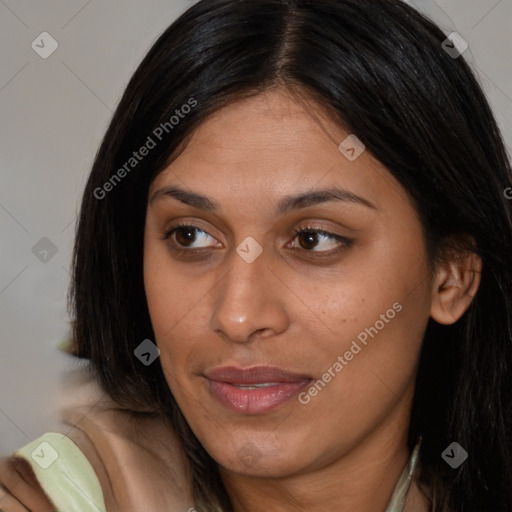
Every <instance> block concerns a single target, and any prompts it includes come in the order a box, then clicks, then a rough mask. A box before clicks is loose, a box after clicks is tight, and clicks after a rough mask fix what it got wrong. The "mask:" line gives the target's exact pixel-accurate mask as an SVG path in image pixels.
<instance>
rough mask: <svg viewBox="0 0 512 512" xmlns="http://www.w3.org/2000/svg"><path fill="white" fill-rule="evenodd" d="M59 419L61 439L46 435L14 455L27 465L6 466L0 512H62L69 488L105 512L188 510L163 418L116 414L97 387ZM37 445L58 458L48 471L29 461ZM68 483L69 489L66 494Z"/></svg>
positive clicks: (181, 459)
mask: <svg viewBox="0 0 512 512" xmlns="http://www.w3.org/2000/svg"><path fill="white" fill-rule="evenodd" d="M82 392H83V390H82ZM61 417H62V428H61V430H62V433H60V434H57V433H47V434H45V435H44V436H42V437H41V438H39V439H38V440H36V441H33V442H32V443H29V445H27V446H25V447H23V448H22V449H20V450H18V452H16V454H15V455H20V454H23V456H24V457H25V461H23V460H20V459H19V458H14V457H9V458H7V459H4V460H3V465H2V472H1V473H0V483H1V484H2V485H3V486H4V490H3V491H0V510H2V511H5V512H11V510H12V511H13V512H18V511H25V510H30V511H34V512H46V511H48V512H50V511H51V512H53V511H54V510H55V509H57V510H66V511H67V510H68V509H69V508H68V507H66V506H64V505H60V507H59V506H58V505H59V504H60V500H61V499H62V495H63V494H67V493H68V492H69V493H70V494H72V493H73V487H72V485H71V484H72V483H73V480H74V482H75V483H76V482H78V484H79V486H81V487H82V488H83V487H84V486H86V487H87V488H88V489H92V490H93V492H95V490H98V492H97V493H96V495H97V496H98V499H99V501H103V502H104V504H102V505H103V506H104V507H105V509H106V510H108V511H109V512H120V511H123V512H135V511H137V512H138V511H140V510H189V509H191V508H193V506H194V503H193V499H192V492H191V474H190V468H189V465H188V462H187V458H186V456H185V453H184V450H183V449H182V447H181V443H180V441H179V438H178V436H177V435H176V433H175V432H174V431H173V430H172V428H170V427H169V426H168V425H167V424H166V422H165V421H164V420H163V419H162V418H161V417H159V416H158V415H154V414H153V415H151V414H147V413H141V412H135V411H129V410H126V409H123V408H121V407H119V406H118V405H117V404H116V403H114V402H113V401H112V400H111V399H110V398H109V397H108V396H107V395H106V393H104V392H103V391H102V390H101V389H100V388H99V386H98V385H97V384H95V383H93V384H91V386H89V389H88V391H87V392H86V393H85V395H84V394H82V397H81V399H80V401H79V402H78V404H77V403H75V404H68V405H67V407H65V408H64V409H63V410H62V411H61ZM42 441H44V442H46V443H47V445H49V446H47V445H45V446H46V448H47V449H48V450H50V452H52V453H54V454H57V455H58V459H56V462H55V463H54V464H53V465H52V467H51V468H49V469H45V470H41V469H40V468H39V467H38V466H37V464H35V463H34V461H33V457H31V454H33V452H34V450H35V449H36V448H38V447H39V446H40V443H41V442H42ZM36 445H37V446H36ZM36 462H37V461H36ZM31 466H32V467H31ZM33 470H35V471H33ZM50 470H51V471H50ZM20 472H21V473H20ZM49 473H52V474H53V477H52V478H53V480H51V481H49V480H48V478H49ZM87 473H88V477H87V478H86V474H87ZM78 480H79V481H78ZM16 482H18V483H16ZM66 482H67V483H68V484H69V485H70V486H71V487H69V489H68V491H64V492H63V489H64V487H65V485H64V484H66ZM75 487H76V485H75ZM52 489H53V492H54V494H52ZM2 492H3V495H2V494H1V493H2ZM2 500H3V501H2ZM8 500H9V501H8ZM52 501H53V502H54V503H53V505H52V503H51V502H52ZM58 501H59V503H57V502H58ZM4 502H5V503H9V505H6V504H4ZM63 503H64V504H65V501H63ZM8 507H10V508H8ZM20 507H22V508H20ZM23 507H25V508H23ZM37 507H39V508H37ZM100 509H101V506H100ZM73 510H74V509H73ZM80 510H81V512H82V509H80ZM95 510H96V509H95Z"/></svg>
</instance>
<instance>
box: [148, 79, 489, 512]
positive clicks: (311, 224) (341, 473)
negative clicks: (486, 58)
mask: <svg viewBox="0 0 512 512" xmlns="http://www.w3.org/2000/svg"><path fill="white" fill-rule="evenodd" d="M308 103H309V104H308V105H307V106H306V105H305V102H304V101H301V102H299V101H297V99H296V98H295V97H294V96H293V95H291V94H290V93H289V92H288V91H287V90H285V89H281V88H277V89H275V90H271V91H267V92H265V93H261V94H259V95H258V96H255V97H252V98H250V99H246V100H243V101H241V102H237V103H233V104H231V105H229V106H227V107H224V108H223V109H221V110H220V111H218V112H217V113H216V114H214V115H213V116H211V117H210V118H209V119H208V120H207V121H205V122H203V123H202V124H201V126H200V127H199V128H198V129H197V130H196V131H195V132H194V134H193V137H192V139H191V140H190V142H189V144H188V145H187V147H186V149H185V150H184V152H183V153H182V154H181V155H180V156H179V157H178V158H177V159H175V160H174V161H173V162H172V163H171V164H170V165H169V166H168V167H167V168H166V169H165V170H164V171H163V172H161V173H160V174H159V175H158V176H157V177H156V179H155V180H154V182H153V183H152V185H151V188H150V191H149V195H148V209H147V217H146V227H145V238H144V280H145V287H146V295H147V300H148V306H149V310H150V315H151V320H152V324H153V327H154V332H155V338H156V343H157V345H158V347H159V348H160V351H161V355H160V360H161V364H162V367H163V369H164V372H165V375H166V378H167V381H168V384H169V386H170V388H171V391H172V392H173V394H174V396H175V398H176V400H177V402H178V404H179V406H180V408H181V410H182V412H183V414H184V415H185V417H186V419H187V421H188V423H189V425H190V426H191V428H192V430H193V431H194V433H195V434H196V436H197V437H198V439H199V440H200V442H201V443H202V444H203V446H204V447H205V448H206V450H207V451H208V452H209V453H210V455H211V456H212V457H213V458H214V459H215V460H216V461H217V462H218V464H219V467H220V471H221V475H222V478H223V481H224V483H225V485H226V488H227V490H228V493H229V494H230V497H231V499H232V501H233V503H234V507H235V510H236V511H250V512H259V511H268V510H273V511H285V510H286V511H288V510H291V509H293V510H307V511H310V512H316V511H325V510H337V511H340V512H344V511H353V510H358V511H359V512H375V511H379V510H381V511H383V510H384V509H385V507H386V505H387V503H388V501H389V499H390V496H391V494H392V492H393V489H394V487H395V484H396V482H397V480H398V477H399V475H400V473H401V472H402V469H403V467H404V465H405V464H406V462H407V459H408V457H409V455H410V454H409V451H408V449H407V446H406V436H407V429H408V425H409V417H410V408H411V402H412V397H413V392H414V378H415V375H416V369H417V362H418V357H419V350H420V348H421V343H422V338H423V334H424V331H425V327H426V324H427V321H428V319H429V317H430V316H432V317H434V319H436V320H437V321H439V322H440V323H447V324H448V323H452V322H454V321H456V320H457V319H458V318H459V317H460V316H461V315H462V313H463V312H464V311H465V310H466V309H467V307H468V306H469V304H470V302H471V298H472V296H474V294H475V293H476V289H477V287H478V283H479V281H478V275H479V274H478V272H477V271H478V268H479V267H478V266H479V261H478V260H477V259H475V258H473V257H468V258H466V259H462V258H459V259H457V260H454V262H450V261H448V262H447V263H446V264H443V265H442V266H440V267H439V268H438V269H437V270H436V272H434V273H431V272H430V271H429V269H428V265H427V257H426V247H425V242H424V238H423V234H422V229H421V223H420V221H419V219H418V217H417V214H416V211H415V208H414V206H413V204H412V202H411V200H410V199H409V197H408V195H407V193H406V192H405V191H404V189H403V188H402V187H401V186H400V184H399V183H398V182H397V181H396V180H395V179H394V177H393V176H392V175H391V174H390V173H389V171H388V170H387V169H386V168H385V167H384V166H383V165H382V164H380V163H379V162H378V161H377V160H376V159H375V158H374V157H373V156H372V155H371V154H370V153H369V151H364V152H363V153H362V154H361V155H360V156H359V157H358V158H357V159H356V160H354V161H349V160H348V159H347V158H346V157H345V156H344V155H343V154H342V153H341V152H340V150H339V149H338V144H339V143H340V142H341V141H343V140H344V139H345V138H346V137H347V135H348V134H349V133H348V132H347V131H345V130H344V129H343V128H342V127H340V126H339V125H337V124H335V123H334V122H333V121H331V120H330V119H329V118H328V117H327V116H326V115H325V114H324V113H323V112H322V110H321V109H320V107H318V106H316V108H315V104H314V103H313V102H312V101H309V102H308ZM313 114H314V115H313ZM170 185H176V186H179V187H181V188H183V189H185V190H187V191H194V192H196V193H199V194H202V195H205V196H208V197H209V198H211V199H212V200H214V201H216V202H217V203H218V205H219V209H218V211H216V212H211V211H204V210H201V209H198V208H196V207H193V206H190V205H187V204H184V203H182V202H181V201H179V200H177V199H175V198H172V197H169V196H163V197H160V198H159V199H156V200H154V201H151V198H152V197H153V195H154V194H155V192H156V191H158V190H159V189H161V188H162V187H166V186H170ZM331 186H338V187H341V188H343V189H346V190H348V191H350V192H351V193H353V194H357V195H358V196H360V197H362V198H364V199H365V200H366V201H369V202H371V203H372V204H373V205H374V208H371V207H368V206H365V205H362V204H359V203H356V202H349V201H327V202H322V203H319V204H315V205H310V206H307V207H303V208H299V209H296V210H293V211H290V212H287V213H285V214H282V215H278V216H276V215H274V208H275V205H276V204H277V203H278V201H279V200H281V199H282V198H283V197H284V196H288V195H295V194H298V193H302V192H307V191H310V190H311V189H317V188H318V189H319V188H328V187H331ZM178 221H179V222H186V223H190V224H193V225H194V226H197V228H198V229H199V230H200V231H196V232H194V231H192V233H189V232H187V230H185V232H183V230H182V231H181V232H177V233H175V234H174V236H171V238H169V239H167V240H164V239H163V237H164V233H165V232H166V230H168V229H169V228H171V227H173V226H174V225H175V224H176V222H178ZM305 227H308V228H317V229H324V230H326V231H330V232H332V233H335V234H337V235H340V236H343V237H346V238H348V239H350V240H352V241H353V242H352V244H351V245H350V246H343V244H341V243H340V242H337V241H336V240H335V239H330V238H328V237H325V236H319V237H318V238H317V239H316V240H315V239H313V241H310V240H309V239H308V237H307V235H298V236H295V235H294V232H293V230H294V229H296V228H301V229H302V228H305ZM201 230H203V231H204V232H206V233H204V232H202V231H201ZM180 234H181V236H180ZM187 234H189V235H190V234H191V235H192V238H191V239H190V240H189V241H188V242H187V238H185V236H186V235H187ZM194 235H195V238H194ZM249 236H250V237H252V238H254V239H255V240H256V241H257V242H258V243H259V245H260V246H261V248H262V250H263V252H262V253H261V254H260V255H259V256H258V257H257V258H256V259H255V260H254V261H253V262H252V263H247V262H246V261H245V260H244V259H243V258H242V257H241V256H240V255H239V254H238V253H237V252H236V248H237V246H239V245H240V244H241V243H242V241H244V240H245V239H246V237H249ZM180 242H181V244H182V245H181V249H182V250H184V251H185V252H184V254H181V255H180V254H178V252H176V250H173V247H175V248H177V249H179V247H180ZM338 247H341V248H342V250H341V251H340V252H338V253H332V251H333V250H334V249H336V248H338ZM191 248H192V249H203V253H202V256H201V255H200V254H199V255H196V256H192V255H191V252H190V251H191ZM187 251H188V252H187ZM329 251H331V256H328V257H318V256H315V254H318V253H319V252H324V254H327V253H328V252H329ZM397 302H398V303H399V304H400V305H401V306H402V310H401V311H400V312H398V313H397V314H396V316H395V317H394V318H393V319H392V320H390V321H389V322H386V323H385V326H384V328H382V329H380V330H379V333H378V335H377V336H375V337H374V338H369V339H368V343H367V345H366V346H363V345H362V347H363V348H362V350H361V351H360V352H359V353H358V354H357V355H355V356H354V357H353V359H352V360H350V361H349V362H348V364H347V365H346V366H344V368H343V370H342V371H340V372H339V373H337V374H336V377H335V378H332V380H331V381H330V382H329V383H328V384H327V385H326V386H325V387H324V388H323V389H322V390H321V391H320V392H319V393H318V394H317V395H316V396H314V397H312V398H311V400H310V401H309V403H307V404H306V405H303V404H301V403H300V402H299V401H298V400H297V398H296V397H295V398H292V399H291V400H288V401H287V402H286V403H284V404H282V405H280V406H279V407H278V408H277V409H275V410H273V411H270V412H268V413H265V414H259V415H252V416H251V415H247V414H241V413H235V412H232V411H230V410H228V409H226V408H225V407H224V406H223V405H221V404H220V403H219V402H218V401H217V400H216V399H215V398H214V397H213V396H212V395H211V393H210V392H209V390H208V385H207V382H206V381H205V379H204V377H203V374H204V372H205V371H206V370H208V369H211V368H214V367H219V366H228V365H233V366H238V367H244V368H247V367H251V366H256V365H273V366H278V367H280V368H283V369H285V370H287V371H290V372H295V373H301V374H308V375H310V376H311V377H312V378H313V379H314V381H316V380H317V379H320V378H321V377H322V375H323V374H324V373H325V372H326V371H327V369H328V368H330V367H332V366H333V364H334V363H335V361H336V360H337V357H338V356H339V355H343V354H345V352H346V351H347V350H349V348H350V346H351V343H352V341H353V340H355V339H357V336H358V334H359V333H361V332H362V331H364V330H365V328H369V327H370V326H374V325H375V323H376V321H377V320H379V319H380V318H381V316H380V315H382V314H385V313H386V311H387V310H389V309H390V308H391V307H392V305H393V304H394V303H397ZM360 345H361V344H360ZM306 390H307V389H306ZM244 454H245V455H247V454H249V455H250V456H249V457H244Z"/></svg>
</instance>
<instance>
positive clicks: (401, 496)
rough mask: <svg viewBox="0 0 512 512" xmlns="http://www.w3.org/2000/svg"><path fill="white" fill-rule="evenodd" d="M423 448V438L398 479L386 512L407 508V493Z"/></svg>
mask: <svg viewBox="0 0 512 512" xmlns="http://www.w3.org/2000/svg"><path fill="white" fill-rule="evenodd" d="M420 446H421V437H420V439H419V440H418V442H417V443H416V446H415V447H414V450H413V451H412V453H411V457H410V458H409V462H408V463H407V464H406V466H405V468H404V469H403V471H402V474H401V475H400V478H399V479H398V482H397V484H396V485H395V490H394V491H393V495H392V496H391V500H390V501H389V504H388V506H387V507H386V510H385V511H384V512H402V511H403V509H404V506H405V500H406V499H407V493H408V491H409V487H410V485H411V478H412V474H413V473H414V470H415V469H416V463H417V461H418V452H419V450H420Z"/></svg>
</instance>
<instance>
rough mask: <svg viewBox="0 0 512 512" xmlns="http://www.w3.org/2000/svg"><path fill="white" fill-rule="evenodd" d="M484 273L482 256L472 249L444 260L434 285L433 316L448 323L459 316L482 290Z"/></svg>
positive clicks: (437, 272) (431, 311) (441, 321)
mask: <svg viewBox="0 0 512 512" xmlns="http://www.w3.org/2000/svg"><path fill="white" fill-rule="evenodd" d="M481 273H482V259H481V258H480V256H478V255H477V254H475V253H473V252H470V251H467V252H466V253H465V254H464V255H463V256H462V255H461V254H460V253H459V255H458V256H457V258H456V259H453V260H451V261H447V262H445V263H443V264H441V265H440V266H439V268H438V269H437V271H436V276H435V279H434V283H433V288H432V306H431V310H430V316H431V317H432V319H433V320H435V321H436V322H438V323H440V324H444V325H451V324H453V323H455V322H456V321H457V320H459V318H460V317H461V316H462V315H463V314H464V313H465V311H466V310H467V309H468V308H469V306H470V304H471V302H472V300H473V298H474V297H475V295H476V293H477V291H478V287H479V286H480V279H481Z"/></svg>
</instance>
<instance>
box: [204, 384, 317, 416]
mask: <svg viewBox="0 0 512 512" xmlns="http://www.w3.org/2000/svg"><path fill="white" fill-rule="evenodd" d="M310 380H311V379H304V380H301V381H297V382H279V383H276V385H275V386H267V387H262V388H257V389H241V388H237V387H236V386H233V385H232V384H228V383H227V382H218V381H215V380H210V379H207V381H208V384H209V388H210V391H211V393H212V394H213V396H214V397H215V398H216V399H217V400H218V401H219V402H220V403H222V404H223V405H225V406H226V407H227V408H228V409H230V410H232V411H234V412H239V413H243V414H263V413H265V412H269V411H271V410H273V409H275V408H276V407H279V406H280V405H281V404H283V403H285V402H286V401H288V400H289V399H290V398H292V397H293V396H295V395H297V394H298V393H299V392H300V390H301V389H302V388H304V387H305V386H307V385H308V384H309V382H310Z"/></svg>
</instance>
